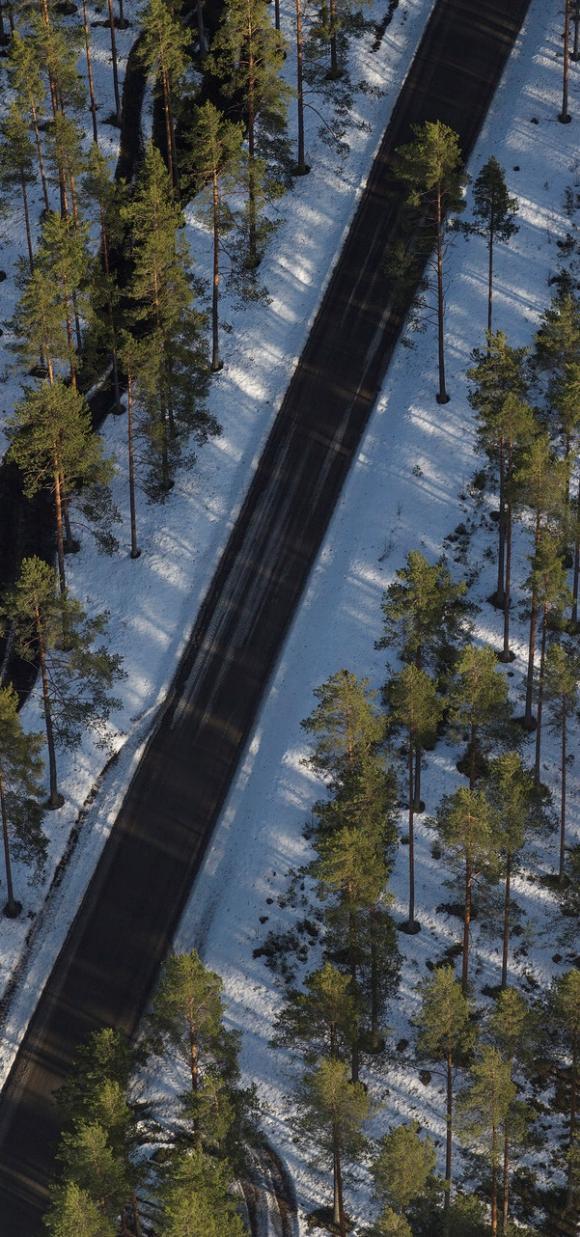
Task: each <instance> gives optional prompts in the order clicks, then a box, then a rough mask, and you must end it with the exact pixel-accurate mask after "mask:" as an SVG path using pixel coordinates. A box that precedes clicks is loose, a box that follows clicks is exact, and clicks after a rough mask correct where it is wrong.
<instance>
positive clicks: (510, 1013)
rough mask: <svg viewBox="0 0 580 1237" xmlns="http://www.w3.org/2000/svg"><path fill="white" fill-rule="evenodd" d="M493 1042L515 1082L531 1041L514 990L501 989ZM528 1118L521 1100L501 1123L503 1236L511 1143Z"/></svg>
mask: <svg viewBox="0 0 580 1237" xmlns="http://www.w3.org/2000/svg"><path fill="white" fill-rule="evenodd" d="M489 1029H490V1032H491V1035H492V1041H493V1043H494V1044H495V1046H496V1047H497V1048H498V1049H499V1051H500V1052H501V1054H502V1055H503V1057H504V1059H505V1060H506V1061H507V1062H508V1063H509V1079H510V1082H511V1083H513V1081H514V1071H515V1068H516V1066H517V1065H519V1064H521V1063H522V1062H523V1061H525V1059H526V1057H527V1056H528V1054H529V1052H530V1050H531V1044H532V1042H533V1033H534V1028H533V1020H532V1016H531V1014H530V1010H529V1009H528V1007H527V1005H526V1003H525V1001H524V999H523V997H522V996H520V993H519V992H517V991H516V989H515V988H504V989H503V990H502V991H501V992H500V994H499V996H498V999H497V1004H496V1006H495V1008H494V1010H493V1013H492V1014H491V1017H490V1020H489ZM530 1119H531V1114H530V1111H529V1109H528V1108H527V1106H526V1105H525V1104H522V1103H521V1101H519V1100H515V1101H512V1103H511V1105H510V1109H509V1111H508V1113H507V1116H506V1120H505V1122H504V1146H503V1169H502V1177H503V1180H502V1199H501V1222H502V1233H507V1232H508V1224H509V1199H510V1171H511V1161H512V1155H513V1150H514V1143H522V1142H525V1139H526V1135H527V1127H528V1125H529V1122H530Z"/></svg>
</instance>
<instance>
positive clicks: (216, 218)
mask: <svg viewBox="0 0 580 1237" xmlns="http://www.w3.org/2000/svg"><path fill="white" fill-rule="evenodd" d="M219 286H220V194H219V180H218V175H217V172H216V171H215V170H214V174H213V282H212V298H211V336H212V343H211V368H212V371H213V373H214V374H215V373H217V371H218V370H219V369H221V368H222V361H221V358H220V343H219Z"/></svg>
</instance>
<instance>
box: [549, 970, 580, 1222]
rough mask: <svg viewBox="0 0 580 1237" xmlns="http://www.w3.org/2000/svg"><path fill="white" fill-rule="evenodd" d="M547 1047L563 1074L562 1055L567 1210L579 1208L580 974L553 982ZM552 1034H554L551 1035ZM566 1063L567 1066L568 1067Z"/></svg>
mask: <svg viewBox="0 0 580 1237" xmlns="http://www.w3.org/2000/svg"><path fill="white" fill-rule="evenodd" d="M549 1015H550V1045H551V1049H552V1052H553V1053H555V1054H557V1056H556V1063H557V1068H559V1069H561V1070H562V1063H561V1053H562V1051H563V1053H564V1054H565V1057H566V1065H565V1066H564V1067H563V1070H562V1072H564V1073H565V1078H566V1083H567V1085H566V1090H565V1112H566V1116H567V1124H568V1129H567V1135H566V1159H567V1170H568V1197H567V1207H568V1208H569V1209H570V1210H571V1211H572V1210H573V1209H575V1208H577V1206H578V1184H579V1183H578V1162H577V1153H578V1128H577V1127H578V1115H577V1105H578V1084H579V1078H578V1073H579V1057H580V971H579V970H576V969H572V970H570V971H567V972H566V973H565V974H564V975H562V976H561V977H560V978H559V979H556V980H555V981H554V984H553V986H552V991H551V994H550V1006H549ZM554 1033H555V1034H554ZM568 1062H569V1064H568Z"/></svg>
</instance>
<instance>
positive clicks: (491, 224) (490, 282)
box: [487, 199, 495, 335]
mask: <svg viewBox="0 0 580 1237" xmlns="http://www.w3.org/2000/svg"><path fill="white" fill-rule="evenodd" d="M494 235H495V212H494V202H493V199H492V203H491V214H490V219H489V235H488V241H487V258H488V261H487V332H488V335H491V329H492V318H493V308H492V305H493V242H494Z"/></svg>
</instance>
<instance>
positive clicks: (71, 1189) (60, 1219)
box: [44, 1181, 118, 1237]
mask: <svg viewBox="0 0 580 1237" xmlns="http://www.w3.org/2000/svg"><path fill="white" fill-rule="evenodd" d="M44 1223H45V1226H46V1228H47V1230H48V1232H49V1233H52V1237H116V1234H117V1231H118V1229H117V1225H116V1224H114V1223H113V1221H112V1220H110V1219H109V1218H108V1217H107V1216H104V1215H103V1214H102V1213H101V1212H99V1209H98V1207H97V1206H96V1204H95V1203H94V1202H93V1200H92V1198H91V1197H90V1195H89V1194H88V1193H87V1191H86V1190H82V1189H81V1188H80V1187H79V1186H78V1185H76V1183H75V1182H73V1181H70V1182H67V1183H66V1184H65V1185H63V1186H59V1187H58V1188H57V1189H56V1190H54V1191H53V1196H52V1203H51V1206H50V1210H49V1211H48V1213H47V1215H46V1218H45V1221H44Z"/></svg>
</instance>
